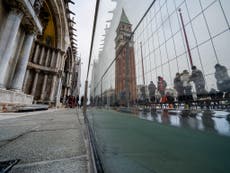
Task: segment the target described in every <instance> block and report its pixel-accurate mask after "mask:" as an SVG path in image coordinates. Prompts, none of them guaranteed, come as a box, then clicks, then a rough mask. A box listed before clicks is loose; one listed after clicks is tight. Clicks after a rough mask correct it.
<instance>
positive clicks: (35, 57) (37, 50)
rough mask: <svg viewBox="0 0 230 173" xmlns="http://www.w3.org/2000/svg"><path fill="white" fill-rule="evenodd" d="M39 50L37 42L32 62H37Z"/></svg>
mask: <svg viewBox="0 0 230 173" xmlns="http://www.w3.org/2000/svg"><path fill="white" fill-rule="evenodd" d="M39 51H40V45H39V43H36V47H35V53H34V57H33V62H34V63H38V54H39Z"/></svg>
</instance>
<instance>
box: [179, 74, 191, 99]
mask: <svg viewBox="0 0 230 173" xmlns="http://www.w3.org/2000/svg"><path fill="white" fill-rule="evenodd" d="M180 80H181V82H182V86H183V100H184V101H186V102H187V101H189V100H191V99H192V85H191V84H190V75H189V72H188V70H184V71H183V73H182V74H181V76H180Z"/></svg>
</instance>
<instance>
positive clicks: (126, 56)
mask: <svg viewBox="0 0 230 173" xmlns="http://www.w3.org/2000/svg"><path fill="white" fill-rule="evenodd" d="M131 33H132V25H131V24H130V22H129V20H128V18H127V16H126V14H125V11H124V10H122V14H121V19H120V23H119V25H118V28H117V37H116V39H115V41H116V57H118V58H117V59H116V62H115V63H116V64H115V92H116V97H117V98H118V100H120V102H121V100H123V98H122V94H123V95H125V97H127V95H126V94H128V95H129V101H135V100H136V98H137V91H136V70H135V59H134V47H133V40H132V39H131V40H129V39H130V36H131ZM127 41H128V44H126V42H127ZM125 45H126V46H125ZM127 89H128V90H127ZM127 92H129V93H127Z"/></svg>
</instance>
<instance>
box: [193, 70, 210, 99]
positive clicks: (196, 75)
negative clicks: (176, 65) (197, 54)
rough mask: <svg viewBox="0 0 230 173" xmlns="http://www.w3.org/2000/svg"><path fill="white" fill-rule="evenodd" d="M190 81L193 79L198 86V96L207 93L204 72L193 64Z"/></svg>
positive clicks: (196, 86)
mask: <svg viewBox="0 0 230 173" xmlns="http://www.w3.org/2000/svg"><path fill="white" fill-rule="evenodd" d="M190 81H193V82H194V84H195V88H196V94H197V96H199V95H203V94H206V93H207V91H206V90H205V79H204V75H203V73H202V72H201V71H200V70H198V69H197V68H196V66H192V74H191V76H190Z"/></svg>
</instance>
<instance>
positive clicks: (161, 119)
mask: <svg viewBox="0 0 230 173" xmlns="http://www.w3.org/2000/svg"><path fill="white" fill-rule="evenodd" d="M139 118H141V119H144V120H148V121H154V122H157V123H161V124H167V125H171V126H176V127H181V128H191V129H195V130H201V131H208V132H215V133H218V134H220V135H226V136H230V112H227V111H209V110H206V111H195V110H192V111H189V110H186V111H181V110H157V111H140V112H139Z"/></svg>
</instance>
